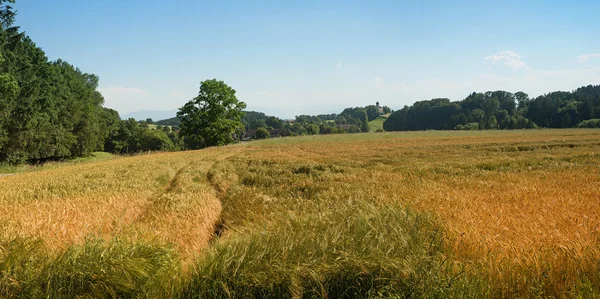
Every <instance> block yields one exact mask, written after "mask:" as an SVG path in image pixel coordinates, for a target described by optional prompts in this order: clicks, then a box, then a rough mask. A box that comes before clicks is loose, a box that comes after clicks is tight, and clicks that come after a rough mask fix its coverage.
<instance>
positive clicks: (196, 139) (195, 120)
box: [177, 79, 246, 148]
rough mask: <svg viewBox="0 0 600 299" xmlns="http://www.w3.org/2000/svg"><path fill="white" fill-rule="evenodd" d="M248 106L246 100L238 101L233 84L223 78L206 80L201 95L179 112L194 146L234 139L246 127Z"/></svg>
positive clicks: (227, 142)
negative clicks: (220, 79)
mask: <svg viewBox="0 0 600 299" xmlns="http://www.w3.org/2000/svg"><path fill="white" fill-rule="evenodd" d="M244 108H246V104H245V103H244V102H241V101H238V99H237V98H236V96H235V90H234V89H233V88H231V87H229V86H228V85H227V84H225V83H224V82H223V81H217V80H216V79H213V80H206V81H204V82H202V83H201V84H200V92H199V93H198V96H197V97H195V98H194V99H192V100H191V101H189V102H188V103H186V104H185V105H184V106H183V107H181V109H180V110H179V112H177V117H178V118H180V119H181V135H182V136H183V137H186V138H188V140H189V141H190V142H189V143H188V144H189V145H190V147H191V148H203V147H207V146H219V145H226V144H229V143H232V142H234V139H233V135H234V133H239V132H241V130H243V127H244V126H243V123H242V121H241V118H242V116H243V115H244V112H242V110H243V109H244Z"/></svg>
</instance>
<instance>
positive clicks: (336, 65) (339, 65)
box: [335, 62, 344, 70]
mask: <svg viewBox="0 0 600 299" xmlns="http://www.w3.org/2000/svg"><path fill="white" fill-rule="evenodd" d="M343 66H344V64H343V63H341V62H338V63H336V64H335V69H336V70H339V69H341V68H342V67H343Z"/></svg>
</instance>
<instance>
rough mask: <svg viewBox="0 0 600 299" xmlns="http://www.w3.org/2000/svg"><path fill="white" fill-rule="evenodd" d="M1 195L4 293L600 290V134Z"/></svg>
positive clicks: (294, 154)
mask: <svg viewBox="0 0 600 299" xmlns="http://www.w3.org/2000/svg"><path fill="white" fill-rule="evenodd" d="M0 190H1V192H0V297H23V298H31V297H89V298H98V297H101V298H123V297H126V298H158V297H172V298H356V297H368V298H390V297H391V298H400V297H402V298H405V297H455V298H464V297H473V298H489V297H495V298H509V297H510V298H513V297H582V298H586V297H598V296H600V130H596V129H572V130H526V131H525V130H523V131H475V132H443V131H431V132H429V131H428V132H402V133H365V134H352V135H320V136H305V137H295V138H277V139H268V140H263V141H255V142H249V143H242V144H237V145H233V146H226V147H220V148H209V149H205V150H201V151H189V152H178V153H157V154H150V155H141V156H136V157H121V158H114V159H110V160H106V161H99V162H93V163H81V164H72V163H65V164H64V165H63V166H60V165H53V167H51V168H48V169H41V170H39V171H28V172H23V173H18V174H15V175H11V176H3V177H0Z"/></svg>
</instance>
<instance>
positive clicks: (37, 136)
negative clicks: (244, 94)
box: [0, 0, 182, 164]
mask: <svg viewBox="0 0 600 299" xmlns="http://www.w3.org/2000/svg"><path fill="white" fill-rule="evenodd" d="M14 21H15V12H14V11H13V9H12V7H11V6H10V2H7V1H3V0H0V162H8V163H11V164H17V163H24V162H30V163H31V162H44V161H46V160H58V159H64V158H72V157H81V156H86V155H89V154H90V153H91V152H93V151H102V150H104V151H110V152H114V153H132V152H136V151H142V150H174V149H178V148H181V147H182V146H181V144H182V141H181V140H180V138H178V136H177V132H171V131H170V130H168V129H163V130H151V129H150V128H148V126H147V125H145V124H144V123H139V122H137V121H135V120H133V119H129V120H121V119H120V118H119V114H118V113H117V112H116V111H114V110H111V109H107V108H103V107H102V105H103V103H104V98H103V97H102V95H101V94H100V93H99V92H98V91H97V87H98V81H99V79H98V76H96V75H94V74H89V73H84V72H82V71H81V70H79V69H78V68H76V67H74V66H72V65H71V64H69V63H67V62H65V61H63V60H60V59H59V60H57V61H49V60H48V58H47V57H46V55H45V53H44V51H42V49H41V48H39V47H38V46H36V44H35V43H34V42H33V41H32V40H31V38H29V37H28V36H26V35H25V34H24V33H23V32H20V30H19V27H18V26H15V25H14Z"/></svg>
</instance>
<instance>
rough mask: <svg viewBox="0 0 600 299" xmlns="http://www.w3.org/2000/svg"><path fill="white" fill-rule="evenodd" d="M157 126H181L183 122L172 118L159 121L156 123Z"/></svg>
mask: <svg viewBox="0 0 600 299" xmlns="http://www.w3.org/2000/svg"><path fill="white" fill-rule="evenodd" d="M156 124H157V125H162V126H179V125H180V124H181V120H180V119H179V118H177V117H172V118H168V119H163V120H159V121H157V122H156Z"/></svg>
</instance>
